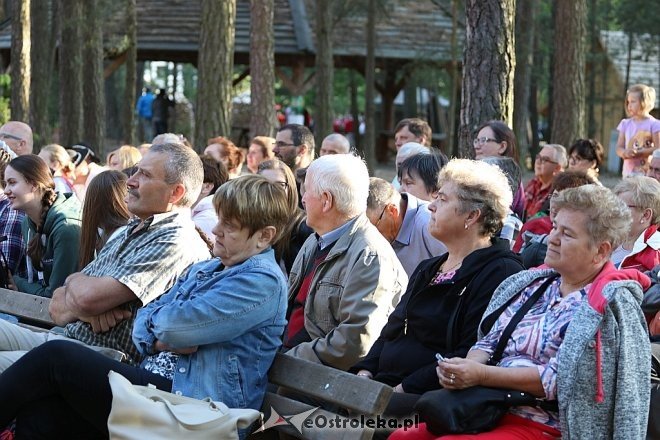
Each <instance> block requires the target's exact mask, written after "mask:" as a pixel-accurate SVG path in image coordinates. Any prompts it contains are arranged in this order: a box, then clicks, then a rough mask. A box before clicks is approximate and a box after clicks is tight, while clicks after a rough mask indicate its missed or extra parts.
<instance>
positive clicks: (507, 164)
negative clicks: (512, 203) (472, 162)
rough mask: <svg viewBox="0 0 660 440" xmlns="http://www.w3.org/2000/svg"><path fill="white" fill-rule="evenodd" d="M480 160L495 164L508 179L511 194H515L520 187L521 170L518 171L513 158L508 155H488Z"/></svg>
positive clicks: (518, 167) (518, 168)
mask: <svg viewBox="0 0 660 440" xmlns="http://www.w3.org/2000/svg"><path fill="white" fill-rule="evenodd" d="M481 160H482V161H484V162H486V163H489V164H491V165H495V166H497V167H498V168H499V169H501V170H502V172H503V173H504V175H505V176H506V178H507V179H508V180H509V186H510V187H511V194H515V193H516V191H518V188H520V182H521V181H522V171H520V166H518V163H517V162H516V161H515V160H513V158H511V157H508V156H489V157H484V158H483V159H481Z"/></svg>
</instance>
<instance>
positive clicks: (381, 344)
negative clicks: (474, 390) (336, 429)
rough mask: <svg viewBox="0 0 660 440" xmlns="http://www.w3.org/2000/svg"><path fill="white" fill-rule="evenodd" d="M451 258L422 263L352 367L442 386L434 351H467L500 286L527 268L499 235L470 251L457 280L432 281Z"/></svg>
mask: <svg viewBox="0 0 660 440" xmlns="http://www.w3.org/2000/svg"><path fill="white" fill-rule="evenodd" d="M446 259H447V254H444V255H441V256H439V257H434V258H430V259H428V260H424V261H422V262H421V263H420V264H419V266H417V268H416V269H415V272H413V274H412V276H411V278H410V282H409V283H408V289H407V290H406V293H405V294H404V296H403V297H402V298H401V302H399V305H398V306H397V307H396V309H395V310H394V312H392V314H391V315H390V317H389V319H388V322H387V324H386V325H385V327H383V330H382V331H381V334H380V337H379V338H378V340H377V341H376V343H375V344H374V345H373V347H372V348H371V350H370V351H369V353H368V354H367V356H366V357H365V358H364V359H363V360H362V361H360V362H359V363H358V364H356V365H355V366H353V368H352V369H351V371H353V372H357V371H359V370H368V371H370V372H371V373H372V374H373V375H374V379H375V380H377V381H379V382H383V383H386V384H388V385H391V386H395V385H398V384H399V383H401V384H402V385H403V389H404V391H405V392H407V393H415V394H422V393H424V392H425V391H429V390H432V389H437V388H440V384H439V383H438V377H437V375H436V371H435V367H436V365H437V363H436V359H435V353H441V354H442V355H443V356H445V357H446V358H451V357H456V356H458V357H465V355H466V354H467V352H468V351H469V349H470V348H471V347H472V345H474V343H475V342H476V340H477V327H478V326H479V322H480V321H481V315H482V314H483V313H484V311H485V310H486V306H487V305H488V302H489V301H490V298H491V296H492V294H493V292H494V291H495V289H496V288H497V286H499V285H500V283H501V282H502V281H503V280H504V279H505V278H507V277H509V276H510V275H513V274H514V273H517V272H520V271H521V270H524V267H523V265H522V263H521V261H520V258H519V257H518V256H517V255H516V254H514V253H513V252H511V250H510V249H509V242H508V241H507V240H501V239H499V238H494V239H492V246H490V247H488V248H485V249H480V250H477V251H475V252H473V253H471V254H470V255H468V256H467V257H466V258H465V259H464V261H463V264H462V266H461V267H460V268H459V269H458V271H457V273H456V275H455V276H454V278H453V279H452V280H448V281H443V282H441V283H440V284H437V285H434V286H429V283H430V282H431V280H432V279H433V277H434V276H435V274H436V273H437V271H438V268H439V267H440V265H441V264H442V263H443V262H444V261H445V260H446ZM450 327H451V332H450V331H449V329H450Z"/></svg>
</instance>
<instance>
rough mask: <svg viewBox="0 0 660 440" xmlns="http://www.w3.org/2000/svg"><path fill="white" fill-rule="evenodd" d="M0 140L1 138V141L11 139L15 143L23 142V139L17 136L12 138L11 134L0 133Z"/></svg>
mask: <svg viewBox="0 0 660 440" xmlns="http://www.w3.org/2000/svg"><path fill="white" fill-rule="evenodd" d="M0 138H2V139H13V140H15V141H22V140H23V138H20V137H18V136H14V135H13V134H9V133H0Z"/></svg>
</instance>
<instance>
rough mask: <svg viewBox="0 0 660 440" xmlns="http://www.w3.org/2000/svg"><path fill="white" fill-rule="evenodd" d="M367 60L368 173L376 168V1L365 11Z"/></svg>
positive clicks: (365, 141)
mask: <svg viewBox="0 0 660 440" xmlns="http://www.w3.org/2000/svg"><path fill="white" fill-rule="evenodd" d="M366 34H367V59H366V61H365V72H364V82H365V98H364V107H365V111H364V117H365V125H366V127H365V133H364V158H365V160H366V162H367V167H368V168H369V172H370V173H372V174H373V171H374V169H375V168H376V115H375V106H374V97H375V92H376V84H375V82H376V0H369V3H368V9H367V32H366Z"/></svg>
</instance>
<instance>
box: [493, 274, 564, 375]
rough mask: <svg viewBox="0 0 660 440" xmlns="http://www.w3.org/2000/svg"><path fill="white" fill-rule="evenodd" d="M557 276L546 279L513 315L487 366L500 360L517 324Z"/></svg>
mask: <svg viewBox="0 0 660 440" xmlns="http://www.w3.org/2000/svg"><path fill="white" fill-rule="evenodd" d="M558 276H559V274H554V275H551V276H550V277H548V279H547V280H545V281H544V282H543V284H541V286H540V287H539V288H538V289H536V291H535V292H534V293H533V294H532V296H530V297H529V299H528V300H527V301H525V303H524V304H523V305H522V307H520V308H519V309H518V311H517V312H516V314H515V315H513V317H512V318H511V320H510V321H509V324H507V326H506V328H505V329H504V331H503V332H502V335H501V336H500V340H499V341H498V342H497V346H496V347H495V351H494V352H493V354H492V355H491V356H490V358H489V359H488V365H496V364H497V363H498V362H499V361H500V360H502V354H503V353H504V349H505V348H506V344H507V343H508V342H509V338H510V337H511V335H512V334H513V331H514V330H515V329H516V327H517V326H518V323H520V321H521V320H522V319H523V317H524V316H525V315H526V314H527V312H529V309H531V308H532V306H533V305H534V304H535V303H536V301H538V300H539V298H540V297H541V295H543V293H544V292H545V291H546V289H547V288H548V287H549V286H550V284H552V282H553V281H554V280H555V279H556V278H557V277H558ZM514 298H515V297H514Z"/></svg>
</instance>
